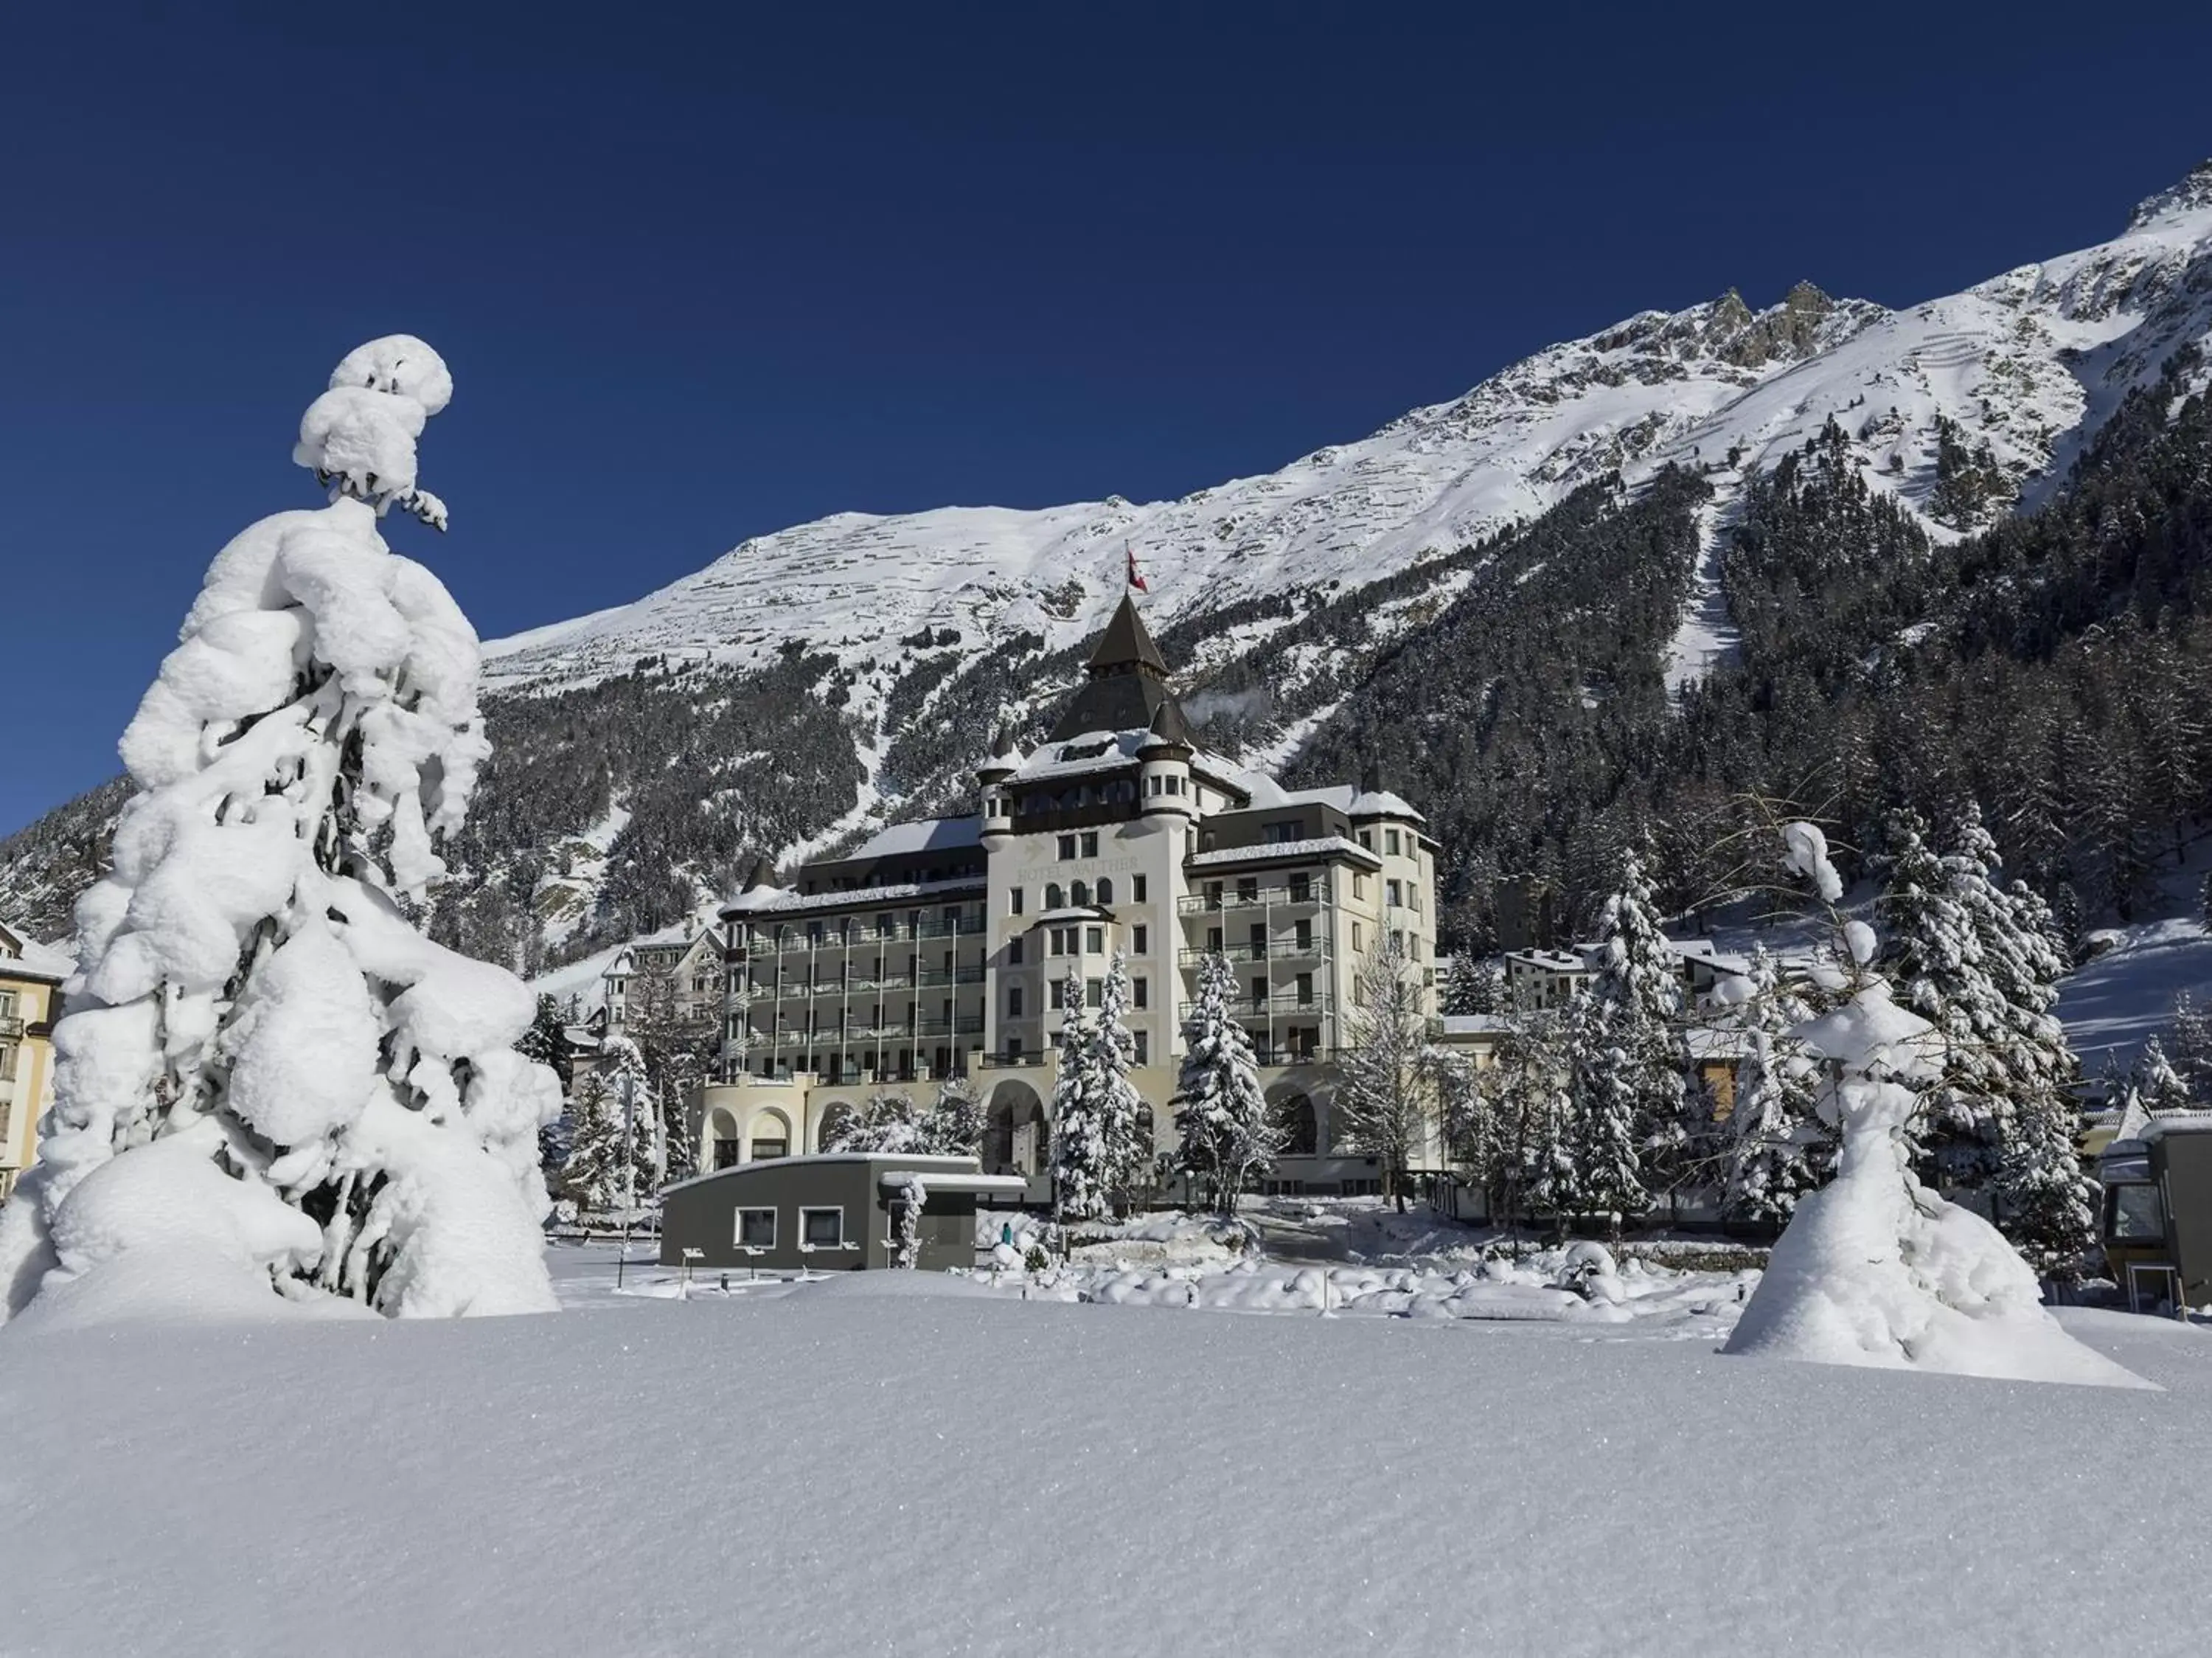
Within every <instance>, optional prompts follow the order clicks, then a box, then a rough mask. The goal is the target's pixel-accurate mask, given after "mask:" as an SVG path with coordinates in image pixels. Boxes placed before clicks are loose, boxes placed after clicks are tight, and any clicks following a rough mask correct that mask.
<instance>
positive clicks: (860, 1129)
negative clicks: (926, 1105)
mask: <svg viewBox="0 0 2212 1658" xmlns="http://www.w3.org/2000/svg"><path fill="white" fill-rule="evenodd" d="M822 1149H823V1150H824V1151H836V1152H853V1151H872V1152H892V1153H900V1152H904V1153H908V1154H911V1153H915V1152H922V1151H928V1150H932V1149H934V1148H933V1147H932V1146H931V1145H930V1144H929V1129H928V1125H927V1122H926V1121H925V1120H924V1119H923V1117H922V1114H921V1112H918V1111H916V1110H915V1104H914V1100H913V1099H912V1097H911V1096H909V1095H908V1094H901V1093H898V1092H896V1091H895V1090H891V1089H884V1090H881V1091H879V1092H878V1093H875V1094H870V1095H869V1096H868V1098H867V1100H866V1103H864V1104H863V1105H862V1106H861V1107H860V1116H859V1117H857V1118H854V1119H849V1120H848V1122H847V1124H846V1125H845V1126H844V1127H843V1128H842V1129H841V1130H840V1131H838V1132H837V1133H836V1134H835V1135H833V1136H831V1137H830V1138H829V1140H828V1141H827V1142H825V1143H823V1148H822Z"/></svg>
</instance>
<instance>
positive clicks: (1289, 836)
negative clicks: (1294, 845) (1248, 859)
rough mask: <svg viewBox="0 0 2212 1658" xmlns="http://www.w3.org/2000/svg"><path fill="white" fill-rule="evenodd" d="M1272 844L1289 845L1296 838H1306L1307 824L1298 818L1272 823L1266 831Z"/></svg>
mask: <svg viewBox="0 0 2212 1658" xmlns="http://www.w3.org/2000/svg"><path fill="white" fill-rule="evenodd" d="M1265 833H1266V835H1267V844H1268V845H1270V846H1287V845H1289V844H1291V842H1292V841H1294V840H1304V838H1305V825H1304V823H1302V822H1300V821H1299V820H1297V818H1292V819H1291V820H1289V821H1288V822H1287V823H1271V824H1269V825H1268V826H1267V829H1266V830H1265Z"/></svg>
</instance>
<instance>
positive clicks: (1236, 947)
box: [1181, 937, 1329, 967]
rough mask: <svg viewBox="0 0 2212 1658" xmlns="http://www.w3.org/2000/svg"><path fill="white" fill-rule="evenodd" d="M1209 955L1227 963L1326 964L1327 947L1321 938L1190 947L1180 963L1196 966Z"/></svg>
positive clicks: (1201, 963)
mask: <svg viewBox="0 0 2212 1658" xmlns="http://www.w3.org/2000/svg"><path fill="white" fill-rule="evenodd" d="M1210 955H1220V956H1226V957H1228V958H1229V960H1231V961H1327V960H1329V948H1328V942H1327V941H1326V940H1324V939H1319V938H1309V939H1298V938H1296V937H1292V938H1272V939H1269V940H1268V941H1267V942H1266V943H1265V944H1224V945H1222V946H1221V947H1220V948H1218V949H1200V948H1195V947H1194V948H1189V949H1186V950H1184V951H1183V952H1182V956H1181V960H1182V965H1183V966H1186V967H1196V966H1203V965H1204V964H1205V961H1206V957H1208V956H1210Z"/></svg>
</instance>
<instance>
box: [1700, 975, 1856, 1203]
mask: <svg viewBox="0 0 2212 1658" xmlns="http://www.w3.org/2000/svg"><path fill="white" fill-rule="evenodd" d="M1744 990H1745V992H1746V994H1745V997H1744V999H1743V1000H1742V1001H1741V1003H1740V1004H1739V1008H1740V1013H1739V1021H1740V1024H1741V1028H1742V1030H1743V1032H1744V1033H1745V1036H1746V1037H1747V1040H1748V1045H1749V1051H1747V1053H1746V1054H1745V1055H1744V1057H1743V1058H1742V1059H1741V1061H1739V1062H1738V1064H1737V1065H1736V1074H1735V1102H1734V1104H1733V1105H1732V1106H1731V1107H1730V1109H1729V1115H1728V1120H1727V1123H1726V1124H1725V1125H1724V1134H1723V1139H1724V1143H1725V1148H1726V1158H1727V1162H1726V1174H1725V1176H1724V1179H1723V1188H1722V1192H1723V1197H1722V1201H1723V1204H1724V1206H1725V1207H1726V1208H1727V1210H1728V1211H1729V1213H1730V1214H1732V1215H1739V1216H1743V1217H1744V1218H1746V1219H1747V1220H1753V1221H1765V1222H1777V1223H1779V1222H1786V1221H1788V1220H1789V1218H1790V1215H1791V1214H1792V1213H1794V1212H1795V1211H1796V1207H1797V1202H1798V1199H1800V1198H1802V1197H1803V1196H1804V1195H1805V1194H1806V1193H1807V1192H1814V1191H1818V1190H1819V1189H1820V1187H1821V1186H1825V1185H1826V1183H1827V1181H1828V1178H1829V1176H1830V1175H1831V1174H1832V1173H1834V1170H1835V1161H1836V1134H1835V1131H1834V1130H1833V1129H1832V1128H1831V1127H1829V1126H1828V1125H1826V1124H1825V1123H1823V1122H1822V1121H1821V1120H1820V1109H1819V1106H1820V1101H1819V1099H1818V1096H1817V1093H1816V1089H1815V1081H1816V1079H1815V1075H1814V1064H1813V1060H1812V1058H1811V1056H1810V1055H1808V1054H1807V1053H1806V1051H1805V1050H1804V1048H1803V1046H1802V1045H1801V1044H1800V1043H1798V1042H1797V1041H1796V1040H1795V1039H1793V1038H1792V1037H1791V1036H1790V1031H1791V1030H1792V1029H1794V1028H1795V1027H1796V1026H1798V1025H1801V1024H1802V1023H1803V1022H1804V1021H1806V1020H1807V1019H1808V1018H1810V1017H1811V1016H1812V1011H1813V1010H1812V1009H1811V1008H1809V1007H1808V1006H1807V1005H1806V1003H1805V1002H1804V1000H1803V998H1802V997H1799V996H1797V995H1796V993H1795V992H1793V991H1791V990H1790V988H1789V987H1788V986H1787V985H1786V984H1784V983H1783V981H1782V974H1781V970H1780V967H1779V966H1778V964H1777V963H1776V961H1775V960H1774V957H1773V955H1772V954H1771V953H1769V951H1768V950H1767V948H1766V947H1765V945H1763V944H1762V945H1759V946H1758V947H1757V948H1754V949H1753V952H1752V957H1751V972H1750V975H1749V977H1748V979H1747V982H1746V983H1745V985H1744Z"/></svg>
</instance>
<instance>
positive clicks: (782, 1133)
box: [745, 1106, 791, 1163]
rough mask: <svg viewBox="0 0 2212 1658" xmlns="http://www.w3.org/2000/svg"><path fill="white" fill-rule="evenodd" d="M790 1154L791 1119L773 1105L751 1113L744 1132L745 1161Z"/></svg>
mask: <svg viewBox="0 0 2212 1658" xmlns="http://www.w3.org/2000/svg"><path fill="white" fill-rule="evenodd" d="M790 1155H791V1119H789V1118H788V1117H787V1116H785V1115H784V1114H783V1113H782V1112H781V1111H779V1110H777V1109H776V1108H775V1106H762V1107H761V1109H760V1110H758V1111H757V1112H754V1113H753V1120H752V1123H751V1125H750V1127H749V1129H748V1130H747V1133H746V1144H745V1161H748V1162H756V1163H757V1162H759V1161H761V1160H762V1159H763V1158H766V1157H788V1156H790Z"/></svg>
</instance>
